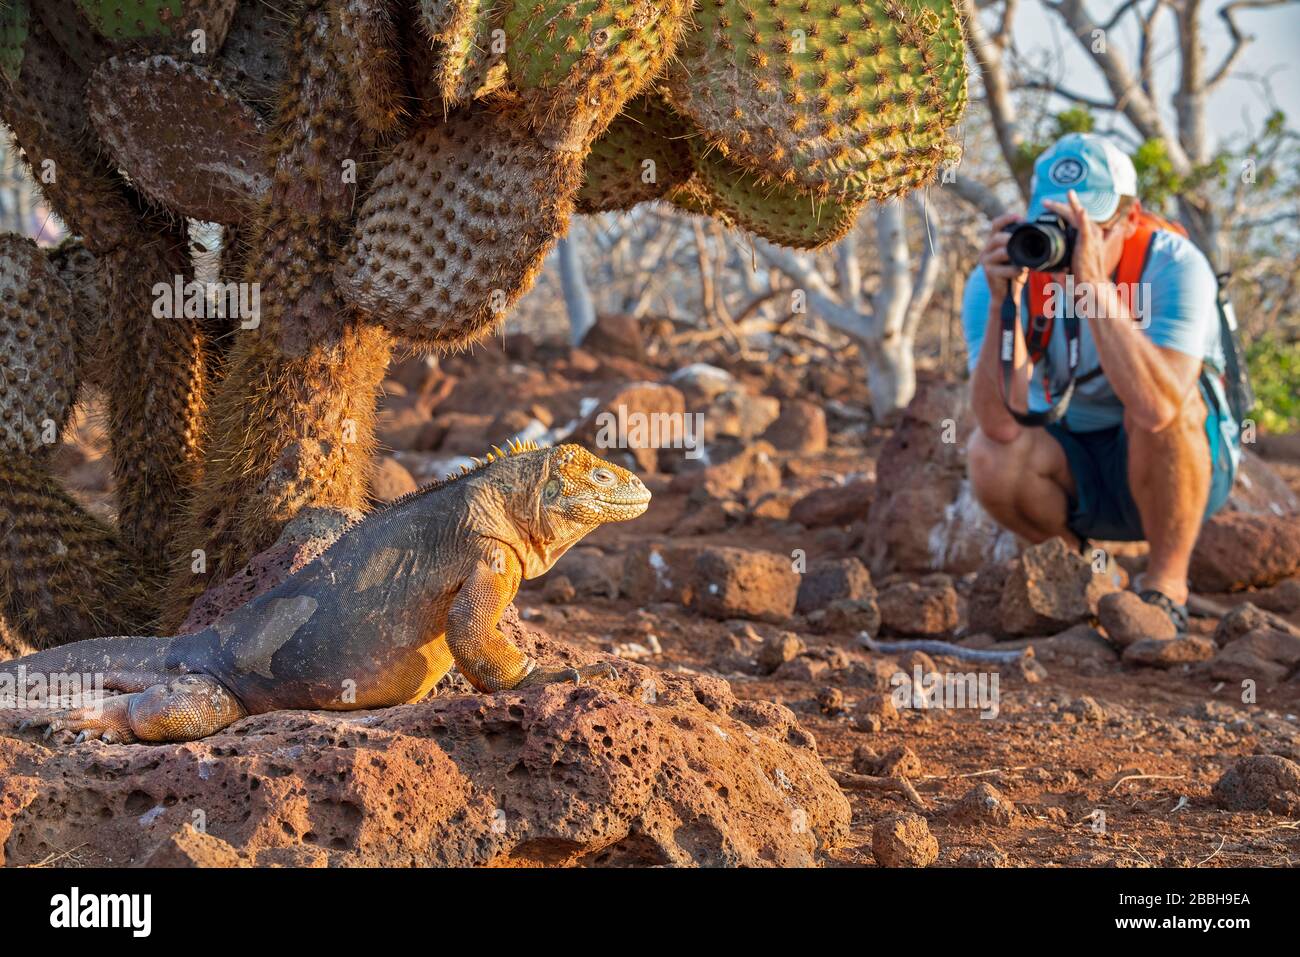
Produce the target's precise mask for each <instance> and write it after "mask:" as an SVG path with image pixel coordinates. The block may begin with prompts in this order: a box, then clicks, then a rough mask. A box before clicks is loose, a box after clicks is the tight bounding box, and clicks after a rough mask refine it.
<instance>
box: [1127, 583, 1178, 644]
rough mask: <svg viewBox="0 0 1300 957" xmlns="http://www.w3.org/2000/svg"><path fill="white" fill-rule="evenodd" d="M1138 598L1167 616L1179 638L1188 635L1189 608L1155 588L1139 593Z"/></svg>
mask: <svg viewBox="0 0 1300 957" xmlns="http://www.w3.org/2000/svg"><path fill="white" fill-rule="evenodd" d="M1138 597H1139V598H1141V599H1142V600H1143V601H1144V602H1146V603H1147V604H1148V605H1155V606H1156V607H1157V608H1160V609H1162V610H1163V611H1164V613H1165V614H1167V615H1168V616H1169V617H1170V618H1171V619H1172V620H1173V623H1174V628H1175V629H1176V630H1177V631H1178V635H1179V637H1182V636H1183V635H1185V634H1187V606H1186V605H1179V604H1176V603H1175V602H1174V600H1173V599H1172V598H1170V597H1169V596H1168V595H1166V594H1165V593H1164V592H1161V591H1156V590H1155V589H1154V588H1147V589H1145V590H1143V591H1140V592H1138Z"/></svg>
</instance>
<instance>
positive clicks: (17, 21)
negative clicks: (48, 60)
mask: <svg viewBox="0 0 1300 957" xmlns="http://www.w3.org/2000/svg"><path fill="white" fill-rule="evenodd" d="M30 17H31V11H30V10H28V9H27V3H26V0H17V2H16V3H14V4H13V5H12V6H5V7H4V8H0V79H3V80H4V82H5V83H13V82H15V81H16V80H17V79H18V71H19V69H20V68H21V67H22V65H23V44H25V43H26V42H27V21H28V19H29V18H30Z"/></svg>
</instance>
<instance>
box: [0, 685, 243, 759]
mask: <svg viewBox="0 0 1300 957" xmlns="http://www.w3.org/2000/svg"><path fill="white" fill-rule="evenodd" d="M247 713H248V712H247V711H246V710H245V709H244V706H243V705H242V704H240V702H239V699H237V698H236V697H235V696H234V695H233V694H231V693H230V692H229V691H227V690H226V688H225V686H224V685H222V684H221V682H219V681H217V680H216V679H215V678H209V677H208V676H207V675H182V676H181V677H179V678H175V679H173V680H172V681H171V682H170V683H168V684H155V685H152V686H151V687H148V688H146V689H145V690H143V691H137V692H133V693H131V694H124V695H116V696H114V697H110V698H104V699H102V700H101V701H99V702H97V703H96V704H93V705H86V706H83V707H80V708H61V709H52V708H51V709H29V710H27V711H25V712H24V713H23V715H22V716H23V718H24V719H25V720H24V722H23V723H24V725H29V724H34V725H44V726H45V727H46V732H45V736H46V737H49V736H50V735H51V734H54V733H55V732H57V731H71V732H75V733H76V735H77V737H76V742H77V743H79V742H81V741H84V740H85V739H86V738H101V739H103V740H104V741H107V742H109V743H110V744H127V743H130V742H133V741H154V742H161V741H193V740H195V739H197V738H204V737H207V736H208V735H210V734H215V733H216V732H218V731H220V730H221V729H222V728H224V727H226V726H227V725H229V724H233V723H234V722H235V721H238V720H239V719H240V718H242V717H244V716H245V715H247Z"/></svg>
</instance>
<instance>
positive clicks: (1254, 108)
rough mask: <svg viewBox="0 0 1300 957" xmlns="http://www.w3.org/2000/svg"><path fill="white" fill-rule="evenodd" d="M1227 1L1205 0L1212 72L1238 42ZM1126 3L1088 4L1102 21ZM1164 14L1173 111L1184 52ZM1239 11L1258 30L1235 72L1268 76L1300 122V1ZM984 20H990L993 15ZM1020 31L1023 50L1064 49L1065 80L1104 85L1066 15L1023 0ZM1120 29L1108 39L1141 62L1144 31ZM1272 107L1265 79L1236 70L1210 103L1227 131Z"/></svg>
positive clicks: (1167, 89)
mask: <svg viewBox="0 0 1300 957" xmlns="http://www.w3.org/2000/svg"><path fill="white" fill-rule="evenodd" d="M1226 2H1227V0H1217V2H1206V3H1205V9H1204V11H1203V16H1202V23H1203V28H1202V36H1203V37H1204V39H1205V42H1206V49H1207V55H1206V64H1207V71H1211V72H1212V71H1213V70H1214V69H1215V68H1217V66H1218V64H1219V62H1220V61H1221V60H1222V58H1223V56H1224V55H1225V54H1226V53H1227V51H1228V49H1229V47H1230V45H1231V44H1230V35H1229V34H1228V32H1227V27H1226V25H1225V24H1224V22H1223V20H1222V19H1221V18H1220V17H1219V16H1218V10H1219V9H1220V8H1221V7H1222V6H1224V4H1225V3H1226ZM1141 5H1142V7H1143V9H1147V8H1148V6H1149V4H1148V3H1147V2H1145V0H1144V2H1142V4H1141ZM1119 7H1120V0H1091V2H1089V3H1088V5H1087V8H1088V10H1089V11H1090V12H1091V13H1092V15H1093V17H1094V18H1095V19H1096V20H1099V21H1105V20H1108V19H1109V18H1110V16H1111V14H1112V12H1113V11H1114V10H1117V9H1118V8H1119ZM1161 16H1162V20H1161V29H1160V30H1158V32H1157V37H1158V38H1159V40H1158V43H1157V51H1158V55H1159V54H1161V53H1162V54H1166V55H1165V56H1164V59H1163V61H1162V63H1161V66H1160V68H1158V69H1157V72H1156V77H1157V86H1158V87H1159V89H1160V91H1161V94H1160V99H1161V101H1162V102H1161V105H1162V108H1163V109H1164V111H1165V112H1166V113H1171V99H1172V93H1173V91H1174V89H1175V87H1176V78H1177V69H1178V54H1177V48H1176V45H1175V35H1174V29H1173V27H1174V19H1173V14H1172V12H1170V11H1166V12H1164V13H1163V14H1162V15H1161ZM1235 19H1236V21H1237V23H1238V25H1239V26H1240V28H1241V30H1242V32H1243V33H1245V34H1247V35H1254V36H1255V40H1254V42H1253V43H1251V44H1250V46H1248V47H1247V48H1246V53H1245V55H1244V56H1243V57H1242V58H1241V59H1240V60H1238V63H1237V67H1236V70H1235V71H1234V72H1237V71H1240V72H1242V73H1254V74H1258V75H1261V76H1267V77H1268V79H1269V83H1270V85H1271V87H1272V93H1273V97H1274V100H1275V101H1276V105H1277V106H1279V107H1281V108H1282V110H1283V111H1284V112H1285V113H1286V114H1287V116H1288V118H1289V125H1290V126H1291V127H1292V128H1293V129H1300V62H1298V61H1300V3H1295V2H1293V3H1289V4H1287V5H1284V6H1280V7H1274V8H1265V9H1260V10H1250V9H1245V10H1240V11H1238V12H1237V14H1236V15H1235ZM985 22H986V23H987V22H990V21H989V20H987V19H986V21H985ZM1131 22H1132V15H1131V14H1130V15H1129V16H1128V17H1127V18H1126V20H1125V26H1127V24H1128V23H1131ZM1014 32H1015V39H1016V45H1017V47H1018V48H1019V49H1020V50H1021V51H1022V52H1023V53H1026V54H1032V53H1035V52H1040V51H1041V52H1049V53H1050V52H1052V51H1056V50H1063V51H1064V60H1063V61H1062V64H1063V65H1062V71H1063V72H1062V73H1061V76H1062V77H1064V78H1065V79H1064V84H1063V85H1065V86H1067V87H1069V88H1071V89H1074V90H1076V91H1078V92H1080V93H1083V94H1088V93H1093V92H1096V91H1098V90H1100V89H1102V88H1103V87H1102V80H1101V75H1100V73H1098V72H1097V71H1096V69H1095V68H1094V67H1093V66H1092V62H1091V60H1090V59H1089V57H1088V56H1087V54H1086V52H1084V51H1083V50H1082V48H1081V47H1080V46H1079V44H1078V41H1077V40H1075V39H1074V38H1073V37H1072V36H1070V35H1069V33H1068V31H1067V29H1066V28H1065V26H1064V21H1063V20H1062V19H1061V18H1060V17H1059V16H1058V15H1057V14H1055V13H1053V12H1051V11H1049V10H1047V9H1045V8H1044V7H1043V6H1042V5H1041V4H1040V3H1038V2H1036V0H1022V2H1021V6H1020V9H1019V13H1018V15H1017V17H1016V21H1015V26H1014ZM1116 32H1117V33H1118V37H1110V38H1108V40H1110V42H1112V43H1117V44H1118V45H1119V46H1121V47H1122V48H1123V49H1124V50H1125V52H1126V53H1127V54H1128V56H1126V57H1125V59H1126V60H1128V61H1129V62H1132V63H1136V56H1135V52H1134V51H1135V50H1136V48H1137V45H1136V43H1135V42H1134V38H1135V37H1136V35H1137V31H1136V30H1132V29H1123V28H1120V29H1117V31H1116ZM1269 112H1270V107H1269V105H1268V104H1267V103H1266V102H1265V101H1264V99H1263V98H1262V97H1261V95H1260V92H1259V87H1258V86H1256V85H1253V84H1251V83H1248V82H1246V81H1245V80H1244V79H1239V78H1237V77H1236V76H1233V77H1231V78H1229V79H1228V80H1227V81H1226V82H1225V83H1224V84H1223V86H1221V87H1220V88H1219V89H1218V90H1217V91H1216V92H1215V94H1214V95H1213V96H1212V98H1211V101H1210V109H1209V110H1208V116H1209V131H1210V134H1211V136H1214V137H1216V138H1222V137H1224V136H1228V137H1231V136H1233V135H1235V134H1240V133H1243V132H1245V131H1246V129H1247V128H1248V126H1249V124H1250V123H1253V124H1255V126H1258V125H1259V124H1261V123H1262V122H1263V120H1264V118H1265V117H1266V116H1267V115H1268V114H1269Z"/></svg>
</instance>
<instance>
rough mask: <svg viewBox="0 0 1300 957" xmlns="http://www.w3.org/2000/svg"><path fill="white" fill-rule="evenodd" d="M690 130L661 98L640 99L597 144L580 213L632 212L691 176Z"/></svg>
mask: <svg viewBox="0 0 1300 957" xmlns="http://www.w3.org/2000/svg"><path fill="white" fill-rule="evenodd" d="M689 134H690V127H689V126H688V125H687V124H686V123H685V122H684V121H683V120H682V119H681V118H679V117H678V116H677V115H676V114H675V113H673V111H672V110H671V109H669V107H668V105H667V104H665V103H664V102H663V101H662V100H660V99H659V98H658V97H655V96H640V97H637V98H636V99H635V100H633V101H632V102H631V103H629V104H628V106H627V109H625V110H624V111H623V113H622V114H621V115H620V116H619V117H618V119H616V120H615V121H614V122H613V123H611V124H610V127H609V129H608V130H606V131H605V132H604V134H603V135H601V137H600V138H599V139H597V140H596V141H595V142H594V143H592V144H591V153H589V154H588V156H587V165H586V177H587V178H586V182H585V183H583V186H582V189H581V191H579V193H578V212H580V213H603V212H610V211H613V210H624V209H631V208H632V207H633V206H635V205H636V204H637V203H644V202H647V201H649V200H652V199H659V198H661V197H662V196H664V194H666V193H667V192H668V191H669V190H670V189H672V188H673V187H675V186H677V185H679V184H681V183H684V182H686V181H687V180H688V179H690V178H691V173H692V171H693V166H692V165H691V149H690V146H689V145H688V144H687V142H686V137H687V136H688V135H689Z"/></svg>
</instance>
